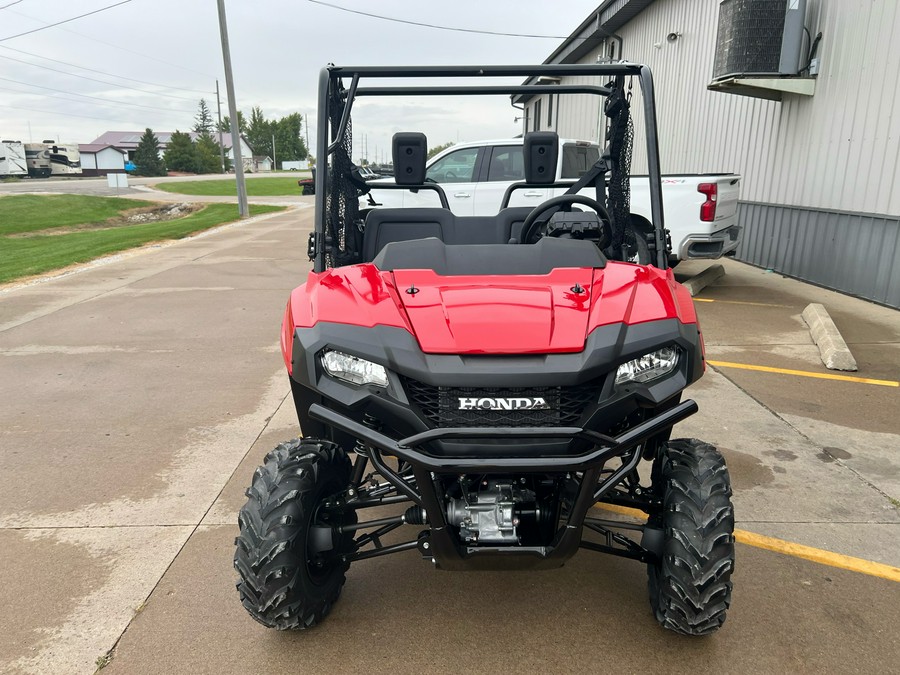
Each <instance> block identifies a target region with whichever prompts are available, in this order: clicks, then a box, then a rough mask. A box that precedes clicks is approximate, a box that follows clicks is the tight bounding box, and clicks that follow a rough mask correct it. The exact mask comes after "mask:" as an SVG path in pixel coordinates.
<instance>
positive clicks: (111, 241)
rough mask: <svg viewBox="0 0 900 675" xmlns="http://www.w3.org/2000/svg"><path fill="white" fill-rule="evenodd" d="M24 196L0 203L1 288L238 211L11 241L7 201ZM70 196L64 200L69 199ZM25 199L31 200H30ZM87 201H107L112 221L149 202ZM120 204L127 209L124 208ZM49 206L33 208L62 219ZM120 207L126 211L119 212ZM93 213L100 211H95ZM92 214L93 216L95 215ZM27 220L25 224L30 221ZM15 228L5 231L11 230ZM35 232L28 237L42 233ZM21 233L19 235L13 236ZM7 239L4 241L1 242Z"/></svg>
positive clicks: (207, 211)
mask: <svg viewBox="0 0 900 675" xmlns="http://www.w3.org/2000/svg"><path fill="white" fill-rule="evenodd" d="M25 196H26V195H14V196H9V197H2V198H0V283H5V282H8V281H12V280H14V279H20V278H22V277H27V276H31V275H34V274H42V273H44V272H50V271H52V270H57V269H62V268H64V267H68V266H69V265H72V264H75V263H83V262H87V261H89V260H93V259H94V258H99V257H101V256H104V255H109V254H111V253H117V252H119V251H124V250H127V249H130V248H135V247H137V246H141V245H143V244H147V243H150V242H156V241H164V240H168V239H181V238H183V237H186V236H188V235H189V234H193V233H195V232H200V231H202V230H208V229H209V228H211V227H215V226H217V225H222V224H223V223H228V222H231V221H234V220H237V219H238V215H237V207H236V205H234V204H209V205H207V206H206V207H205V208H203V209H202V210H201V211H197V212H195V213H192V214H191V215H189V216H187V217H185V218H178V219H176V220H168V221H164V222H158V223H141V224H135V225H119V226H116V227H110V228H106V229H92V230H84V231H80V232H70V233H66V234H58V235H38V234H35V235H31V236H25V237H10V236H8V235H9V234H10V233H11V232H10V231H8V226H9V223H10V221H9V219H8V218H7V215H8V213H9V211H8V210H7V209H8V208H9V207H10V204H9V202H8V200H16V199H19V198H21V197H25ZM67 196H68V195H67ZM28 197H31V198H33V197H32V196H31V195H28ZM38 199H53V197H45V196H39V197H38ZM90 199H94V200H102V201H107V202H109V204H106V205H104V208H109V209H112V210H113V212H112V216H115V215H117V214H118V213H119V212H120V211H123V210H127V209H131V208H134V206H135V204H137V205H139V206H145V205H148V203H147V202H134V201H133V200H124V199H116V198H113V197H92V198H90ZM123 202H125V204H124V205H123ZM49 204H51V202H44V203H41V202H37V203H33V204H32V208H33V209H35V210H38V211H40V212H41V213H44V214H45V216H44V217H45V218H47V221H45V223H49V221H50V219H51V218H52V219H53V220H54V223H55V220H56V218H57V217H58V216H60V215H62V214H61V213H60V212H59V211H58V210H57V209H58V208H59V204H58V203H56V204H54V205H53V206H50V205H49ZM123 206H124V208H123ZM95 208H96V209H99V208H101V207H100V206H99V205H95ZM281 210H283V207H280V206H268V205H266V206H262V205H254V206H251V213H252V215H260V214H263V213H271V212H272V211H281ZM92 213H96V211H93V212H92ZM31 217H32V215H30V214H29V215H27V216H25V217H24V220H27V219H28V218H31ZM85 222H95V221H91V220H87V221H84V220H83V221H82V223H69V224H70V225H78V224H83V223H85ZM14 228H15V223H13V224H12V226H9V229H14ZM46 228H47V224H45V225H44V227H42V228H39V227H33V228H32V229H31V230H30V231H31V232H34V231H35V230H37V229H46ZM16 231H18V232H21V230H16ZM4 235H6V236H4Z"/></svg>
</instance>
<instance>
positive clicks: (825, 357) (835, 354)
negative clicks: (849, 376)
mask: <svg viewBox="0 0 900 675" xmlns="http://www.w3.org/2000/svg"><path fill="white" fill-rule="evenodd" d="M801 316H803V320H804V321H805V322H806V324H807V325H808V326H809V334H810V335H811V336H812V339H813V341H814V342H815V343H816V346H817V347H818V348H819V356H821V357H822V363H824V364H825V367H826V368H828V369H829V370H854V371H855V370H856V359H854V358H853V354H851V353H850V348H849V347H848V346H847V343H846V342H844V338H843V337H841V333H840V331H839V330H838V329H837V326H835V325H834V321H832V320H831V317H830V316H829V315H828V310H826V309H825V306H824V305H820V304H818V303H815V302H814V303H811V304H809V305H807V306H806V309H804V310H803V314H802V315H801Z"/></svg>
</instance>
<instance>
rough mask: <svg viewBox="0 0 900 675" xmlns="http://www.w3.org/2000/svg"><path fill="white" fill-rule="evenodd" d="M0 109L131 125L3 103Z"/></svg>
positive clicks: (100, 118)
mask: <svg viewBox="0 0 900 675" xmlns="http://www.w3.org/2000/svg"><path fill="white" fill-rule="evenodd" d="M0 108H12V109H13V110H24V111H25V112H34V113H47V114H48V115H59V116H61V117H83V118H84V119H86V120H100V121H101V122H126V121H127V122H128V123H129V124H131V123H132V122H131V120H120V119H110V118H108V117H93V116H91V115H76V114H75V113H70V112H59V111H57V110H40V109H38V108H23V107H22V106H18V105H7V104H5V103H0Z"/></svg>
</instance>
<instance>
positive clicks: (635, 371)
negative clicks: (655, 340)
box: [616, 347, 678, 384]
mask: <svg viewBox="0 0 900 675" xmlns="http://www.w3.org/2000/svg"><path fill="white" fill-rule="evenodd" d="M676 365H678V350H677V349H676V348H675V347H663V348H662V349H657V350H656V351H655V352H650V353H649V354H644V355H643V356H641V357H639V358H636V359H633V360H631V361H629V362H628V363H623V364H622V365H621V366H619V369H618V370H617V371H616V384H625V383H628V382H649V381H650V380H655V379H657V378H659V377H662V376H663V375H668V374H669V373H671V372H672V371H673V370H675V366H676Z"/></svg>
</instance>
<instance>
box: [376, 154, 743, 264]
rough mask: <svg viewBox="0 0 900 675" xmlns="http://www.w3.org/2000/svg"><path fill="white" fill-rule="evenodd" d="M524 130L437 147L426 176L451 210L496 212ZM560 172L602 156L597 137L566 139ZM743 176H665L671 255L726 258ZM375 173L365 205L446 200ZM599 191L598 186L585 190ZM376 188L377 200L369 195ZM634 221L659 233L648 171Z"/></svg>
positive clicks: (637, 192)
mask: <svg viewBox="0 0 900 675" xmlns="http://www.w3.org/2000/svg"><path fill="white" fill-rule="evenodd" d="M522 142H523V141H522V138H510V139H503V140H492V141H476V142H471V143H460V144H458V145H454V146H452V147H450V148H448V149H447V150H444V151H443V152H441V153H439V154H437V155H435V156H434V157H433V158H432V159H431V160H429V162H428V165H427V167H426V174H425V175H426V182H435V183H439V184H440V185H441V187H442V188H443V190H444V192H445V194H446V195H447V201H448V203H449V205H450V210H451V211H453V213H454V214H456V215H459V216H488V215H495V214H496V213H497V212H498V211H499V209H500V205H501V202H502V201H503V196H504V194H505V193H506V189H507V188H508V187H509V186H510V185H511V184H512V183H516V182H520V181H522V180H524V176H525V166H524V161H523V158H522ZM559 143H560V149H559V160H558V166H557V172H556V178H557V180H563V181H565V180H571V181H573V182H574V180H576V179H578V178H579V177H581V175H582V174H584V172H585V171H586V170H587V169H589V168H590V167H591V166H593V164H594V163H595V162H596V161H597V159H598V158H599V157H600V147H599V146H598V145H597V144H596V143H590V142H587V141H575V140H568V139H560V141H559ZM740 180H741V177H740V176H738V175H736V174H716V175H681V176H667V175H664V176H663V177H662V182H663V211H664V216H665V223H666V228H667V229H668V230H669V232H670V234H671V237H672V253H671V258H672V261H673V262H675V261H676V260H688V259H691V258H719V257H721V256H723V255H727V254H729V253H732V252H733V251H734V250H735V249H736V248H737V245H738V243H739V241H740V235H741V227H740V226H739V225H738V224H737V202H738V192H739V188H740ZM385 182H387V183H392V182H393V179H381V180H374V181H369V185H370V186H371V187H372V191H371V193H369V195H366V196H363V197H362V198H361V199H360V208H363V209H368V208H372V201H374V202H375V204H377V205H378V206H386V207H419V206H439V205H440V203H439V201H438V196H437V193H436V192H434V191H433V190H419V191H418V192H411V191H409V190H398V189H385V190H379V189H378V184H379V183H385ZM565 191H566V188H548V187H542V186H528V187H525V188H519V189H517V190H515V191H514V192H513V193H512V195H511V197H510V203H509V206H537V205H538V204H541V203H542V202H544V201H546V200H547V199H550V198H551V197H554V196H556V195H560V194H563V193H564V192H565ZM581 194H584V195H586V196H588V197H593V196H594V189H593V188H586V189H584V190H582V191H581ZM369 196H371V200H370V199H369ZM631 213H632V227H633V228H634V229H635V230H636V231H639V232H644V233H652V231H653V228H652V227H651V225H650V194H649V184H648V180H647V176H632V177H631Z"/></svg>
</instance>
